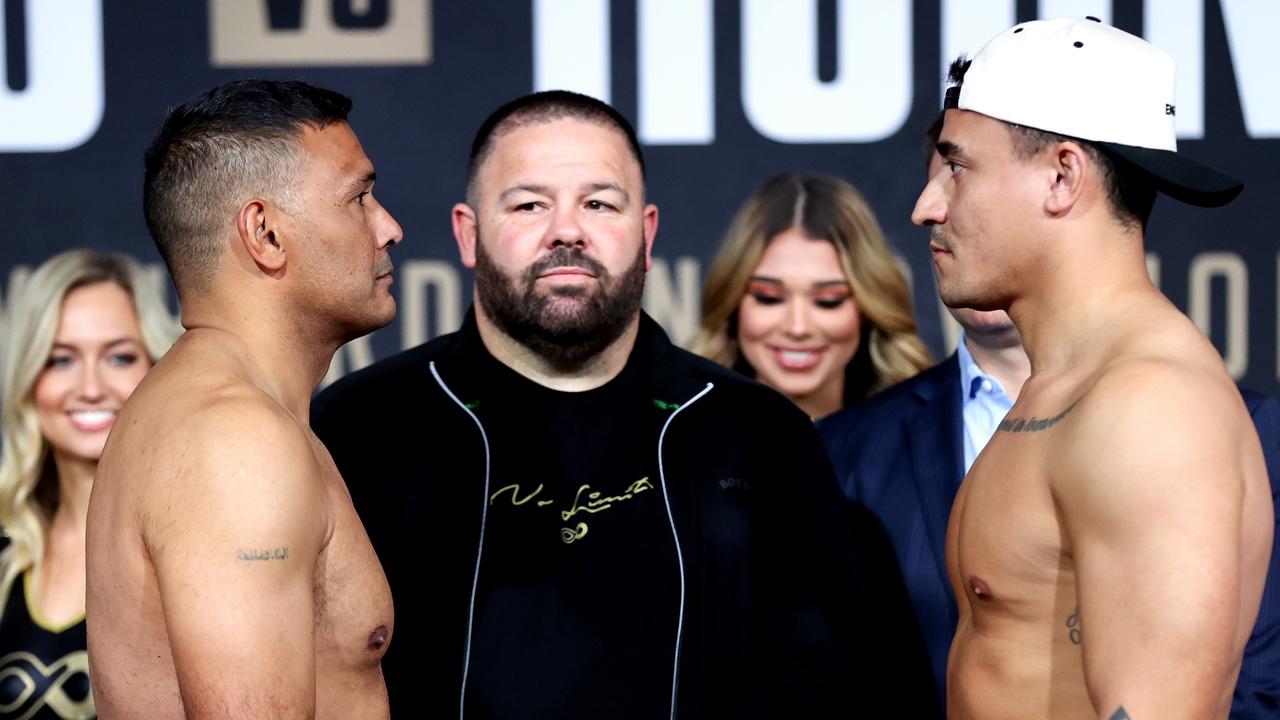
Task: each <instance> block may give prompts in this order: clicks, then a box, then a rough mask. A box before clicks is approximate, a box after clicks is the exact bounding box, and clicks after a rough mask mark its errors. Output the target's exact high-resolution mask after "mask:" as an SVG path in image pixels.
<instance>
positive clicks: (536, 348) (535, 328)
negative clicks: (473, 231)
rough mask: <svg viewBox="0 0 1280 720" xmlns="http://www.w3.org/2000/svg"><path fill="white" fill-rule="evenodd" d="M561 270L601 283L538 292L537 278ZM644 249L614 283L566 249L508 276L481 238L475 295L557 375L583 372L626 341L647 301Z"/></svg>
mask: <svg viewBox="0 0 1280 720" xmlns="http://www.w3.org/2000/svg"><path fill="white" fill-rule="evenodd" d="M557 267H580V268H585V269H586V270H588V271H590V272H591V273H592V274H593V275H595V278H596V283H595V284H594V285H587V286H569V287H553V288H551V289H550V290H544V291H539V289H538V288H537V281H538V276H539V275H541V274H542V273H544V272H546V271H547V270H550V269H551V268H557ZM644 276H645V253H644V244H643V243H641V244H640V252H639V253H637V255H636V259H635V261H634V262H632V263H631V266H630V267H628V268H627V269H626V270H623V271H622V273H621V274H620V275H618V277H617V278H614V277H613V276H612V275H611V274H610V273H609V271H608V269H606V268H605V267H604V265H603V264H601V263H600V261H599V260H596V259H595V258H593V257H590V256H589V255H587V254H586V253H584V252H582V249H581V248H579V247H568V246H564V245H561V246H559V247H556V248H555V249H553V250H552V251H551V252H549V253H547V254H546V255H544V256H542V257H540V258H538V259H537V260H536V261H534V263H533V264H532V265H530V266H529V267H528V268H526V269H525V270H524V271H523V272H522V273H520V274H519V276H518V277H517V276H514V275H508V274H507V273H505V272H503V270H502V269H501V268H499V267H498V266H497V265H496V264H494V262H493V259H492V258H490V257H489V255H488V254H487V253H486V252H485V249H484V242H483V241H482V239H481V238H479V237H477V238H476V295H477V297H478V298H479V300H480V305H481V306H482V307H483V308H484V311H485V314H486V315H488V316H489V319H491V320H492V321H493V323H494V325H496V326H497V327H498V329H499V330H501V331H502V332H503V333H505V334H506V335H507V336H508V337H510V338H511V339H513V340H515V341H516V342H518V343H520V344H521V345H523V346H525V347H526V348H528V349H529V350H530V351H532V352H533V353H534V354H535V355H538V356H539V357H541V358H542V359H544V360H546V361H547V362H548V363H549V364H550V365H551V366H552V367H554V368H556V370H558V371H562V372H565V371H573V370H577V369H579V368H581V367H583V366H584V365H585V364H586V363H587V362H589V361H590V360H591V359H592V358H594V357H596V356H597V355H599V354H600V353H601V352H603V351H604V349H605V348H607V347H609V345H611V344H612V343H613V342H614V341H615V340H617V339H618V338H619V337H621V336H622V333H623V332H624V331H625V330H626V329H627V327H628V326H629V325H630V324H631V322H632V321H634V320H635V318H636V316H637V315H638V314H639V313H640V304H641V300H642V298H643V296H644Z"/></svg>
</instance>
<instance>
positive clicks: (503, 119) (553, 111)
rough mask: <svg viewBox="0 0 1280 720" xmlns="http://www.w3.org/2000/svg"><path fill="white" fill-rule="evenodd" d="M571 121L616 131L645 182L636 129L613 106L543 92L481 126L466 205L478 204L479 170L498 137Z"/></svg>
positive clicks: (517, 101)
mask: <svg viewBox="0 0 1280 720" xmlns="http://www.w3.org/2000/svg"><path fill="white" fill-rule="evenodd" d="M565 118H571V119H574V120H583V121H586V122H591V123H597V124H600V125H606V126H609V127H612V128H614V129H615V130H617V131H618V132H621V133H622V135H623V136H624V137H625V138H626V139H627V147H629V148H630V149H631V155H632V156H633V157H635V159H636V162H637V163H638V164H639V165H640V179H641V181H643V180H644V179H645V166H644V153H643V152H642V151H641V150H640V140H639V139H638V138H637V137H636V131H635V128H634V127H632V125H631V122H630V121H629V120H627V119H626V118H625V117H623V115H622V113H620V112H618V111H617V110H616V109H615V108H614V107H613V106H612V105H609V104H608V103H606V102H603V101H601V100H597V99H596V98H593V97H591V96H590V95H582V94H580V93H576V92H570V91H568V90H544V91H542V92H536V93H531V94H529V95H523V96H521V97H518V98H516V99H515V100H512V101H510V102H508V103H506V104H504V105H503V106H502V107H500V108H498V109H497V110H494V111H493V112H492V113H490V115H489V117H487V118H485V121H484V122H483V123H481V124H480V129H479V130H477V131H476V136H475V139H474V140H472V141H471V154H470V156H469V157H468V158H467V201H468V202H470V203H472V204H473V205H474V204H475V202H474V200H475V183H476V176H477V175H479V173H480V166H482V165H484V161H485V160H487V159H488V158H489V155H490V154H491V153H492V152H493V143H494V140H496V139H497V137H498V136H499V135H501V134H503V133H505V132H506V131H508V130H512V129H514V128H517V127H521V126H524V125H530V124H542V123H547V122H551V121H553V120H562V119H565Z"/></svg>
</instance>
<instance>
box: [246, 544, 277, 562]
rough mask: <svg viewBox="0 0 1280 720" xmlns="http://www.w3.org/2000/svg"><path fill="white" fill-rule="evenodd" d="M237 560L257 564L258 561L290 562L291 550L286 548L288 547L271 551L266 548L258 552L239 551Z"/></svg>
mask: <svg viewBox="0 0 1280 720" xmlns="http://www.w3.org/2000/svg"><path fill="white" fill-rule="evenodd" d="M236 559H237V560H247V561H250V562H255V561H258V560H288V559H289V548H288V547H287V546H286V547H278V548H272V549H270V550H268V549H266V548H262V549H258V550H237V551H236Z"/></svg>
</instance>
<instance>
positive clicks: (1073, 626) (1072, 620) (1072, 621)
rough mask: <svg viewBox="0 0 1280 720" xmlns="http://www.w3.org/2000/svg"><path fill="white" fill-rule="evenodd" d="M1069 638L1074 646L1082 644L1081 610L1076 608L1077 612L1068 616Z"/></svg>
mask: <svg viewBox="0 0 1280 720" xmlns="http://www.w3.org/2000/svg"><path fill="white" fill-rule="evenodd" d="M1067 637H1068V638H1069V639H1070V640H1071V642H1072V644H1074V645H1079V644H1080V608H1078V607H1077V608H1076V610H1075V612H1073V613H1071V614H1070V615H1068V616H1067Z"/></svg>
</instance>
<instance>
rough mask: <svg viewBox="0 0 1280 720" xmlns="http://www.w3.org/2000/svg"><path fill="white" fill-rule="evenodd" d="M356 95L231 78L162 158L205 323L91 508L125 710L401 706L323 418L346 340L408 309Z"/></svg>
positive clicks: (111, 445) (119, 698)
mask: <svg viewBox="0 0 1280 720" xmlns="http://www.w3.org/2000/svg"><path fill="white" fill-rule="evenodd" d="M350 105H351V103H350V100H348V99H347V98H345V97H343V96H341V95H339V94H337V93H333V92H330V91H327V90H322V89H320V88H315V87H312V86H309V85H306V84H304V83H298V82H271V81H261V80H248V81H238V82H233V83H228V84H226V85H223V86H220V87H218V88H214V89H212V90H209V91H207V92H205V93H202V94H200V95H198V96H196V97H195V98H193V99H192V100H190V101H189V102H187V103H186V104H184V105H182V106H180V107H178V108H177V109H175V110H174V111H173V112H172V113H170V115H169V118H168V119H167V120H166V122H165V124H164V126H163V127H162V128H161V130H160V133H159V135H158V136H157V138H156V140H155V141H154V142H153V144H152V146H151V148H150V149H149V150H148V152H147V156H146V166H147V173H146V185H145V190H144V193H145V200H144V202H145V207H146V213H147V223H148V227H149V228H150V230H151V233H152V236H153V238H154V239H155V241H156V244H157V246H158V248H159V249H160V252H161V254H162V255H163V256H164V258H165V261H166V263H167V264H168V266H169V270H170V272H171V274H172V275H173V278H174V282H175V284H176V285H177V287H178V292H179V296H180V297H181V300H182V305H183V313H182V320H183V324H184V325H185V326H186V327H187V333H186V334H185V335H184V336H183V337H182V338H181V339H180V340H179V341H178V343H177V344H176V345H175V346H174V348H173V350H171V351H170V352H169V354H168V355H166V356H165V358H164V359H163V360H162V361H161V362H160V363H159V364H157V365H156V367H155V369H154V371H153V372H152V374H150V375H149V376H148V377H147V379H146V381H145V382H144V383H143V384H142V385H141V386H140V387H139V388H138V390H137V391H136V393H135V394H134V396H133V397H132V398H131V402H129V403H128V404H127V405H126V407H125V408H124V411H123V412H122V413H121V415H120V417H119V419H118V420H117V422H116V425H115V429H114V431H113V432H112V434H111V437H110V439H109V441H108V443H107V448H106V450H105V451H104V454H103V457H102V463H101V465H100V466H99V473H98V477H97V479H96V481H95V484H94V489H93V496H92V499H91V501H90V507H89V526H88V608H87V617H88V632H89V654H90V664H91V675H92V677H93V686H94V697H95V700H96V701H97V705H98V711H99V713H100V715H101V717H102V718H104V720H111V719H112V718H148V719H149V720H152V719H164V718H191V719H193V720H194V719H195V718H273V719H274V718H342V719H344V720H345V719H347V718H387V717H389V712H388V706H387V695H386V687H385V685H384V682H383V677H382V670H381V665H380V663H381V659H382V656H383V654H384V653H385V652H386V648H387V645H388V643H389V642H390V640H391V635H392V627H393V622H392V607H391V595H390V591H389V589H388V587H387V582H386V578H385V577H384V575H383V572H382V567H381V565H380V564H379V562H378V558H377V556H376V555H375V554H374V551H373V548H372V546H371V545H370V543H369V540H368V537H367V536H366V534H365V531H364V528H363V526H362V525H361V523H360V519H359V518H358V517H357V516H356V513H355V511H354V510H353V508H352V506H351V501H350V497H349V495H348V494H347V489H346V485H345V483H344V482H343V480H342V477H341V476H340V475H339V474H338V471H337V469H336V468H335V467H334V465H333V462H332V460H331V459H330V457H329V454H328V452H327V451H326V450H325V448H324V446H323V445H321V444H320V441H319V440H317V439H316V437H315V435H314V434H312V432H311V429H310V427H309V425H308V413H309V406H310V401H311V394H312V392H313V391H314V389H315V387H316V386H317V385H318V384H319V382H320V380H321V378H322V377H323V376H324V374H325V371H326V369H327V368H328V366H329V361H330V359H331V358H332V356H333V354H334V352H335V351H336V350H337V348H338V347H339V346H341V345H342V344H343V343H345V342H347V341H348V340H351V339H353V338H355V337H357V336H359V335H363V334H365V333H367V332H370V331H372V330H374V329H376V328H378V327H381V326H383V325H386V324H387V323H388V322H390V321H391V320H392V318H393V317H394V316H395V309H396V307H395V300H394V299H393V298H392V296H391V294H390V292H389V289H388V288H389V286H390V283H391V274H390V273H391V261H390V259H389V257H388V255H387V251H388V249H389V248H390V246H392V245H394V244H395V243H397V242H399V240H400V237H401V231H400V226H399V225H397V224H396V221H395V220H394V219H393V218H392V217H391V215H390V214H389V213H388V212H387V210H386V209H385V208H383V207H382V206H381V205H380V204H378V202H377V201H376V200H374V198H373V195H372V190H373V182H374V171H373V165H372V164H371V163H370V161H369V159H368V158H367V157H366V156H365V154H364V151H363V149H362V148H361V146H360V143H359V141H358V140H357V139H356V136H355V134H354V133H353V132H352V130H351V128H350V126H349V125H348V124H347V122H346V118H347V112H348V110H349V109H350ZM371 451H373V449H372V448H371Z"/></svg>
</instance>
